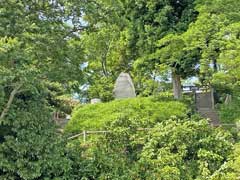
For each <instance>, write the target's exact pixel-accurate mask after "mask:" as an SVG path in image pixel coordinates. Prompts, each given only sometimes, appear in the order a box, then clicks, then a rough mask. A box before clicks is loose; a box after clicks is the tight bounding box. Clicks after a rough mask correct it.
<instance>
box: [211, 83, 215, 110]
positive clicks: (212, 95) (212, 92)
mask: <svg viewBox="0 0 240 180" xmlns="http://www.w3.org/2000/svg"><path fill="white" fill-rule="evenodd" d="M211 98H212V109H215V102H214V89H213V88H211Z"/></svg>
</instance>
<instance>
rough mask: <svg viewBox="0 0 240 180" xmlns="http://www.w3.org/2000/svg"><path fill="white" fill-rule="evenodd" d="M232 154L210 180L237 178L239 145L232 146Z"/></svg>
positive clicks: (233, 179)
mask: <svg viewBox="0 0 240 180" xmlns="http://www.w3.org/2000/svg"><path fill="white" fill-rule="evenodd" d="M234 147H235V148H234V152H233V153H232V154H231V155H230V158H229V160H228V162H226V163H224V164H223V165H222V166H221V167H220V168H219V170H218V171H216V172H215V173H214V174H213V175H212V176H211V178H210V179H211V180H235V179H238V178H239V174H240V171H239V167H240V156H239V150H240V146H239V143H238V144H236V145H235V146H234Z"/></svg>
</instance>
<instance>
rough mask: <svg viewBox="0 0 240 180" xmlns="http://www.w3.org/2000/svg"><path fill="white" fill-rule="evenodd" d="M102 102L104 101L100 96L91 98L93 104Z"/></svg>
mask: <svg viewBox="0 0 240 180" xmlns="http://www.w3.org/2000/svg"><path fill="white" fill-rule="evenodd" d="M100 102H102V101H101V99H99V98H94V99H91V100H90V103H91V104H97V103H100Z"/></svg>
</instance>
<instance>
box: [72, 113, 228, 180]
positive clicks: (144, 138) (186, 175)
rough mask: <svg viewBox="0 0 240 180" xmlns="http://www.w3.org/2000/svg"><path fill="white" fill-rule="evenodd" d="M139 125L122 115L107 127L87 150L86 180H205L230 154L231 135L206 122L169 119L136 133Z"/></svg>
mask: <svg viewBox="0 0 240 180" xmlns="http://www.w3.org/2000/svg"><path fill="white" fill-rule="evenodd" d="M139 125H141V123H139V122H138V121H134V120H133V119H131V118H128V117H127V116H122V117H121V118H118V119H117V120H115V121H113V122H109V124H108V125H107V127H108V128H107V129H108V130H109V132H108V133H106V135H104V136H100V138H98V140H97V142H95V143H94V144H92V145H91V148H90V149H91V153H90V154H88V157H87V158H86V159H87V161H85V162H88V165H89V166H87V167H88V170H87V169H85V170H84V171H83V172H82V173H83V174H85V177H87V178H89V179H91V178H93V179H120V180H129V179H143V180H148V179H163V180H165V179H166V180H167V179H169V180H170V179H208V178H209V177H210V176H211V175H212V174H213V173H214V172H216V171H217V170H218V169H219V168H220V167H221V165H222V164H224V162H226V160H227V157H228V155H229V154H230V153H231V151H232V138H231V135H230V134H229V133H227V132H225V131H224V130H222V129H220V128H217V129H216V128H212V127H210V126H209V125H208V123H207V121H205V120H200V121H199V119H198V121H196V120H193V119H192V120H191V119H184V120H183V119H182V120H179V119H170V120H166V121H163V122H161V123H158V124H156V125H155V126H154V127H153V128H150V129H145V130H141V131H140V130H138V129H139ZM75 148H77V149H79V145H77V144H75ZM93 176H94V177H93Z"/></svg>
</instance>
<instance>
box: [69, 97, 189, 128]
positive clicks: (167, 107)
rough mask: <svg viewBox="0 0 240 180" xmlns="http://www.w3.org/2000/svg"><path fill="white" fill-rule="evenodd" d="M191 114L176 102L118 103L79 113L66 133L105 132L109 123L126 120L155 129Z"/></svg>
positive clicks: (89, 107) (90, 107)
mask: <svg viewBox="0 0 240 180" xmlns="http://www.w3.org/2000/svg"><path fill="white" fill-rule="evenodd" d="M187 112H188V109H187V107H186V105H185V104H184V103H181V102H177V101H174V100H162V101H160V100H158V101H156V99H155V98H153V97H149V98H132V99H124V100H115V101H112V102H109V103H99V104H94V105H85V106H83V107H79V108H77V109H75V111H74V112H73V115H72V119H71V120H70V122H69V123H68V124H67V126H66V128H65V130H66V132H79V131H82V130H100V129H104V128H105V125H106V124H107V123H109V122H112V121H114V120H116V119H118V118H119V117H122V116H127V117H128V118H130V119H134V121H139V125H140V126H142V127H151V126H152V125H154V124H155V123H156V122H162V121H164V120H167V119H169V118H170V117H172V116H176V117H178V118H182V117H186V114H187Z"/></svg>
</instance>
